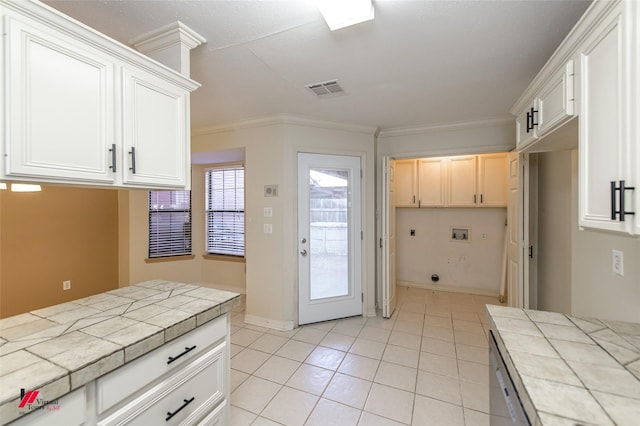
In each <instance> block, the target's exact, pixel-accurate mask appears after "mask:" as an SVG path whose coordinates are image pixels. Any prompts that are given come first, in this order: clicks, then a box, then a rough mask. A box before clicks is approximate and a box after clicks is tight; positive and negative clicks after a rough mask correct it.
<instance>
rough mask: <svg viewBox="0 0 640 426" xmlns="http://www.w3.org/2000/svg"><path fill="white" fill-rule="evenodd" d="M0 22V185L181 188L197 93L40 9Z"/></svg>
mask: <svg viewBox="0 0 640 426" xmlns="http://www.w3.org/2000/svg"><path fill="white" fill-rule="evenodd" d="M0 14H1V16H0V18H1V20H2V33H3V37H4V42H3V43H2V44H1V47H0V49H1V51H0V54H1V57H2V67H1V69H0V81H1V82H2V90H3V93H2V94H3V96H2V98H3V102H4V105H3V106H4V108H5V111H6V113H5V116H4V117H2V122H0V130H1V131H2V134H3V135H4V141H3V144H2V145H1V146H0V148H1V149H2V155H3V157H4V162H3V163H2V165H0V179H6V180H20V181H37V182H50V183H71V184H87V185H93V186H115V187H140V188H142V187H144V188H175V189H178V188H182V189H184V188H185V187H188V186H189V184H190V179H189V172H190V169H189V160H190V159H189V155H190V154H189V153H190V147H189V139H190V137H189V131H190V129H189V127H190V118H189V96H190V92H191V91H193V90H195V89H196V88H197V87H198V84H197V83H195V82H193V81H191V80H189V79H188V78H186V77H184V76H182V75H180V74H178V73H177V72H175V71H172V70H169V69H168V68H166V67H164V66H162V65H160V64H158V63H156V62H155V61H153V60H151V59H149V58H147V57H145V56H144V55H142V54H140V53H138V52H135V51H133V50H132V49H129V48H127V47H125V46H123V45H121V44H119V43H117V42H115V41H113V40H111V39H109V38H108V37H106V36H104V35H102V34H100V33H98V32H96V31H93V30H91V29H90V28H88V27H86V26H84V25H82V24H80V23H78V22H77V21H74V20H72V19H71V18H68V17H67V16H65V15H63V14H61V13H59V12H57V11H56V10H54V9H52V8H50V7H48V6H46V5H44V4H42V3H39V2H34V1H22V2H18V1H6V0H2V1H1V8H0Z"/></svg>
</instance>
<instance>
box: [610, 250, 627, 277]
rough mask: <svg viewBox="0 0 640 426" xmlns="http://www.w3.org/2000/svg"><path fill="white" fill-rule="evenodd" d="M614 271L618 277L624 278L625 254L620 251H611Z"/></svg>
mask: <svg viewBox="0 0 640 426" xmlns="http://www.w3.org/2000/svg"><path fill="white" fill-rule="evenodd" d="M611 260H612V262H613V264H612V269H613V273H614V274H616V275H620V276H621V277H623V276H624V253H623V252H621V251H620V250H612V251H611Z"/></svg>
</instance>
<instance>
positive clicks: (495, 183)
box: [477, 154, 507, 207]
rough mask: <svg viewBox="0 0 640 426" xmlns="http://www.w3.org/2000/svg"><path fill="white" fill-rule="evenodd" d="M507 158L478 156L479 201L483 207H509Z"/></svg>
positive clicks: (493, 155)
mask: <svg viewBox="0 0 640 426" xmlns="http://www.w3.org/2000/svg"><path fill="white" fill-rule="evenodd" d="M506 165H507V156H506V154H487V155H480V156H478V193H479V198H480V199H479V200H477V201H478V202H479V203H480V205H481V206H482V207H506V206H507V167H506Z"/></svg>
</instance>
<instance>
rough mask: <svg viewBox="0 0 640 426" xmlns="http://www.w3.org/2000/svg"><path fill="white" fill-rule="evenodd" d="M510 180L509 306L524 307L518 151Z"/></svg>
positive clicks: (511, 161)
mask: <svg viewBox="0 0 640 426" xmlns="http://www.w3.org/2000/svg"><path fill="white" fill-rule="evenodd" d="M508 161H509V181H508V192H509V196H508V200H509V203H508V205H507V225H508V227H507V232H508V233H509V234H508V239H507V294H508V300H509V306H513V307H519V308H522V307H523V306H524V300H523V291H522V288H521V285H522V272H521V269H520V265H521V261H520V257H521V250H522V249H521V247H522V237H521V234H520V229H521V226H522V214H521V212H522V208H523V206H522V195H521V194H522V186H521V165H520V161H519V154H518V153H517V152H514V151H512V152H510V153H509V160H508Z"/></svg>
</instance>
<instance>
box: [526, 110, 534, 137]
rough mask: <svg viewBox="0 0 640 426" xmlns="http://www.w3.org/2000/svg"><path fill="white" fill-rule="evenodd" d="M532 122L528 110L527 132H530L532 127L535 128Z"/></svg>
mask: <svg viewBox="0 0 640 426" xmlns="http://www.w3.org/2000/svg"><path fill="white" fill-rule="evenodd" d="M530 123H531V113H530V112H529V111H527V133H529V132H530V131H531V129H533V126H531V125H530Z"/></svg>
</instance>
